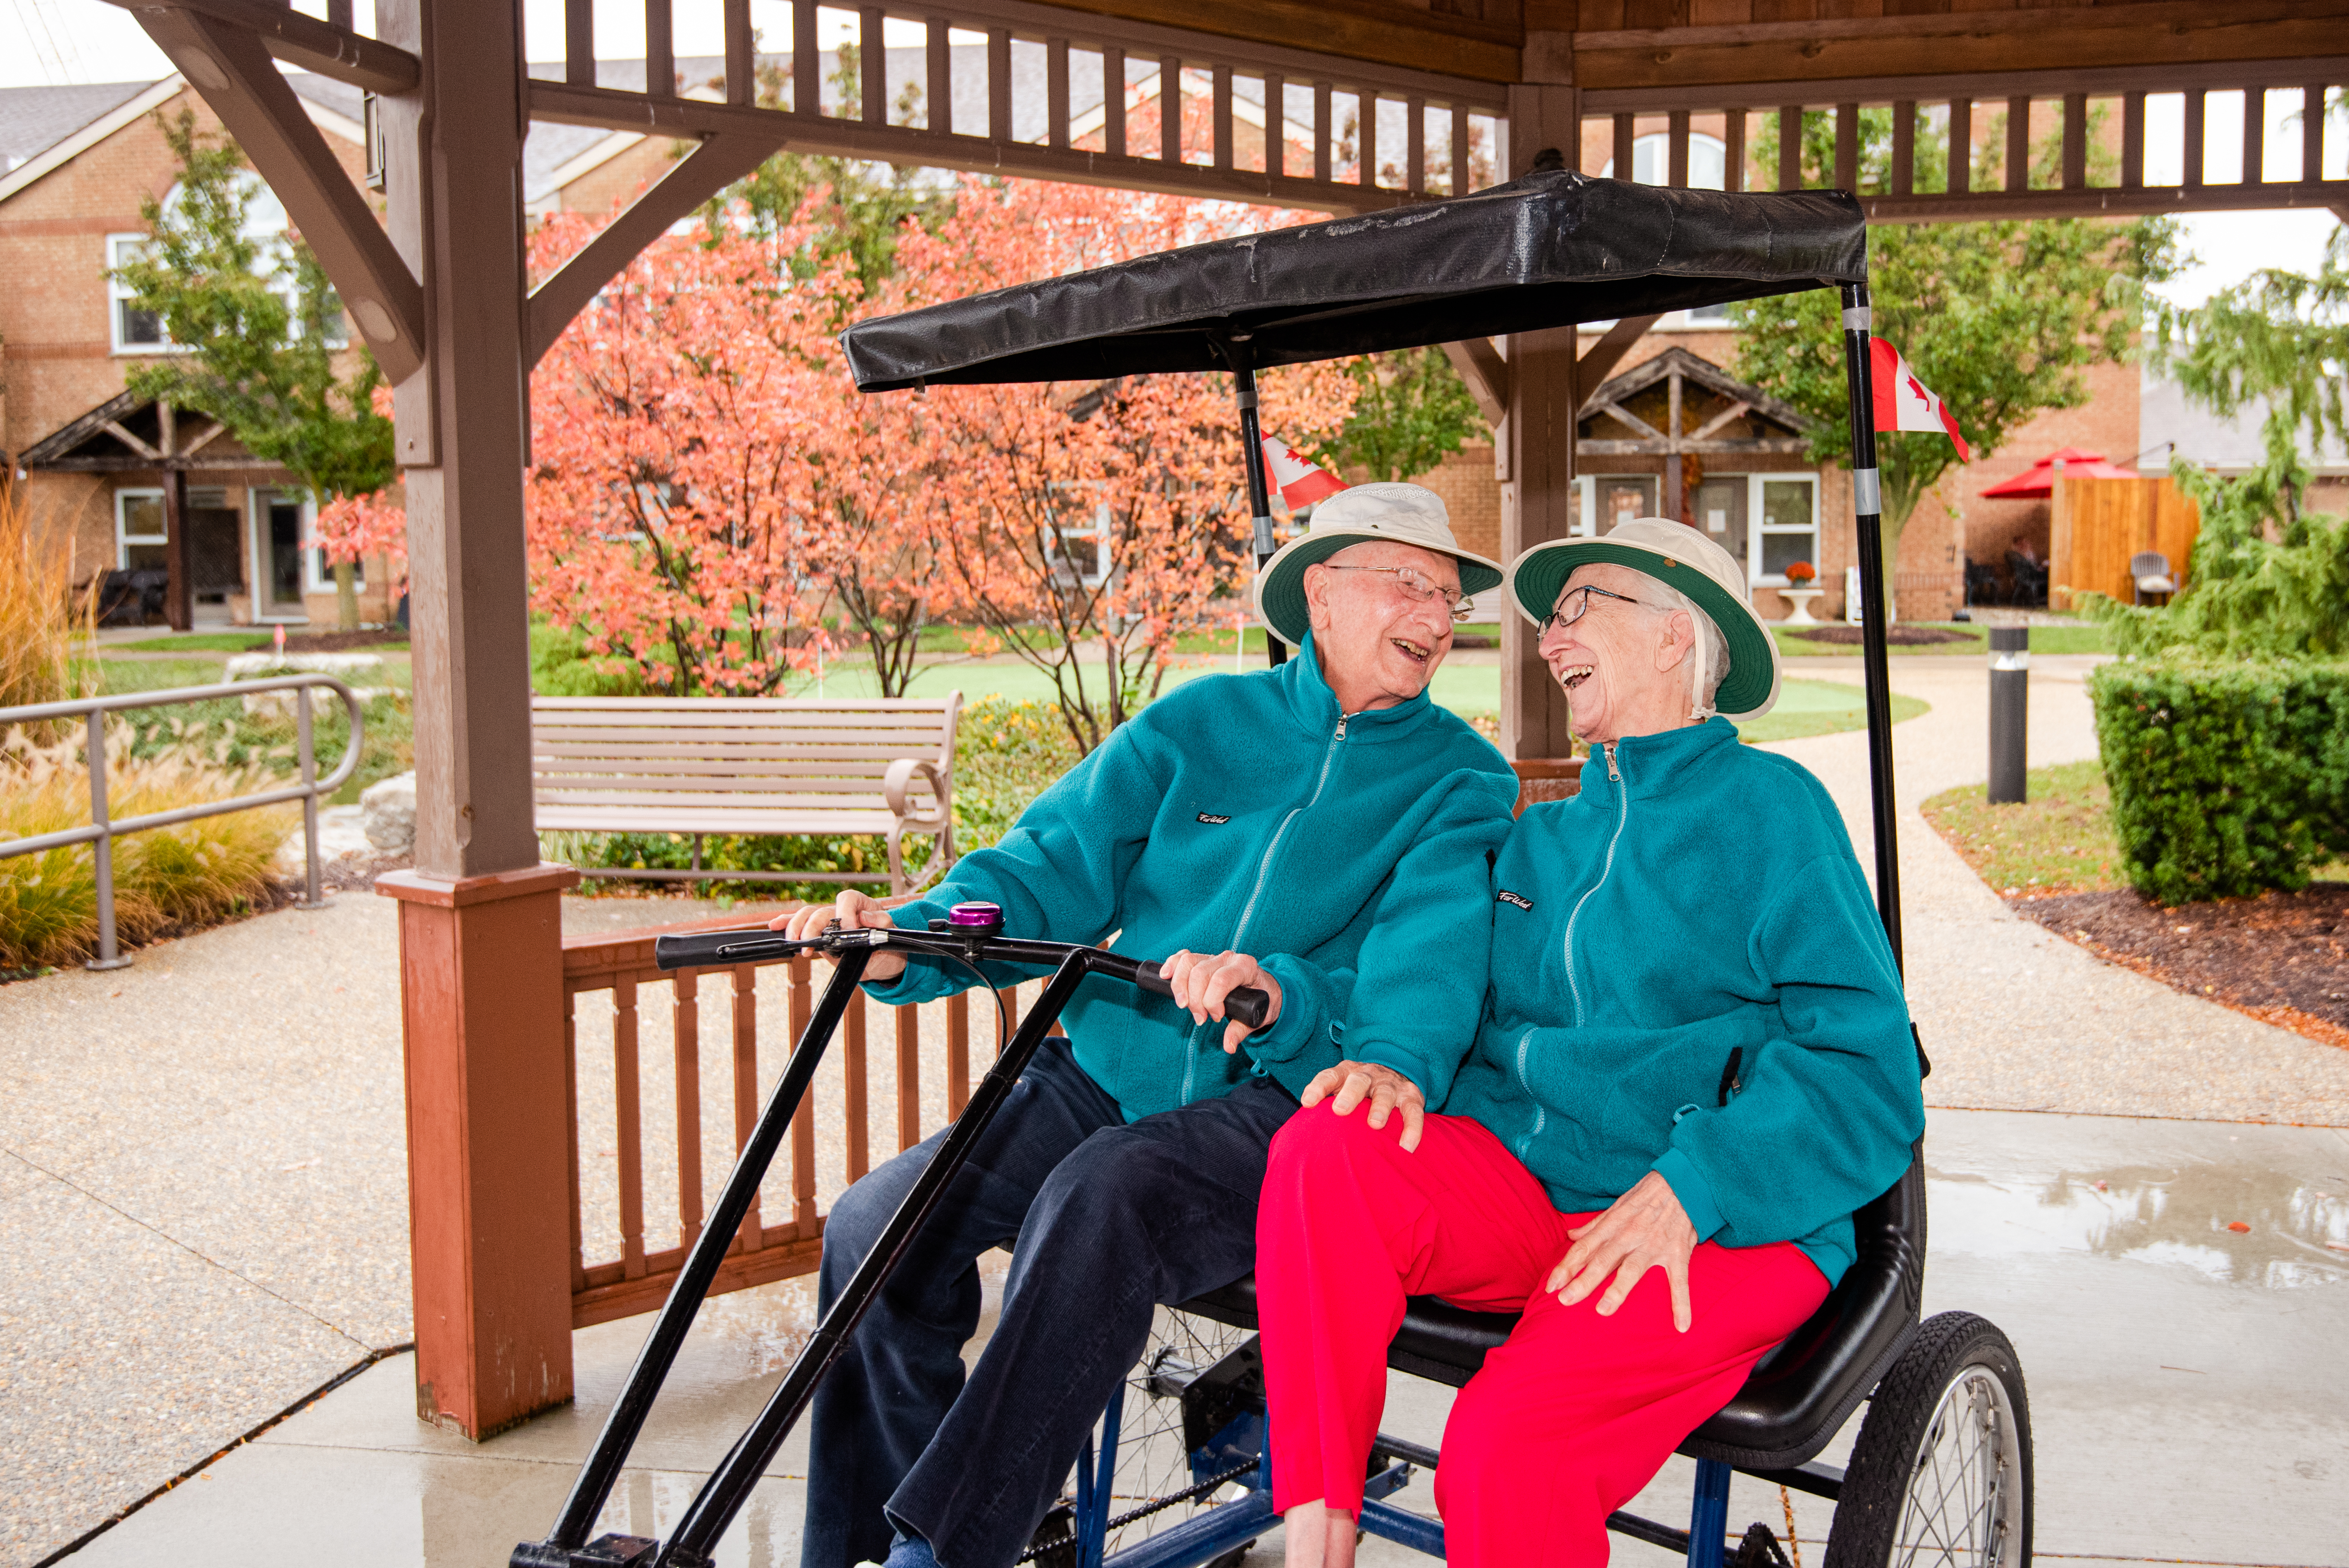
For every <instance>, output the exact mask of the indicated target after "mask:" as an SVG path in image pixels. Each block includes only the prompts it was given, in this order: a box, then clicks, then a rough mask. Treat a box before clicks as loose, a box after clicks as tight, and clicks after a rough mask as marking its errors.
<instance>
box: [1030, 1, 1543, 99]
mask: <svg viewBox="0 0 2349 1568" xmlns="http://www.w3.org/2000/svg"><path fill="white" fill-rule="evenodd" d="M1058 8H1061V9H1065V10H1069V11H1077V12H1084V13H1088V14H1090V15H1096V16H1115V17H1120V18H1123V19H1125V20H1128V21H1133V22H1144V23H1154V24H1157V25H1160V26H1168V27H1181V28H1185V29H1188V30H1195V31H1198V32H1201V33H1212V34H1216V35H1218V36H1223V37H1226V38H1233V39H1237V40H1240V41H1242V42H1244V43H1246V44H1248V45H1251V46H1255V45H1266V44H1269V45H1275V46H1280V45H1288V46H1294V44H1295V41H1296V40H1297V39H1299V38H1310V39H1311V40H1312V41H1313V46H1314V47H1315V48H1317V49H1322V50H1326V51H1328V52H1329V53H1330V54H1333V55H1343V56H1344V57H1347V58H1348V59H1354V60H1369V61H1373V62H1376V63H1377V64H1380V65H1387V66H1408V67H1414V68H1416V69H1419V70H1427V71H1443V72H1445V73H1448V74H1451V75H1455V76H1463V77H1474V78H1475V79H1476V80H1479V81H1486V82H1504V83H1506V82H1514V81H1516V80H1517V79H1518V71H1519V68H1520V67H1519V46H1520V41H1521V34H1520V33H1519V31H1518V29H1517V27H1516V26H1515V25H1514V24H1512V23H1502V22H1484V21H1479V20H1476V19H1474V18H1471V17H1466V16H1451V15H1439V14H1436V13H1433V12H1431V11H1428V10H1426V9H1424V8H1423V7H1420V6H1414V5H1399V4H1395V3H1394V0H1347V3H1346V4H1345V5H1328V4H1316V3H1315V0H1061V5H1060V6H1059V7H1058ZM1248 52H1249V53H1251V54H1252V53H1254V52H1255V51H1254V50H1253V49H1252V48H1251V49H1250V50H1249V51H1248Z"/></svg>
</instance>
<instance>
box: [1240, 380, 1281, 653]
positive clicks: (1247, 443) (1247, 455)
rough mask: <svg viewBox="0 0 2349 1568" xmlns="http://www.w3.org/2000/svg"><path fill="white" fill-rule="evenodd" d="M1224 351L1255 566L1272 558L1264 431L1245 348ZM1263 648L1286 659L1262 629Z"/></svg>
mask: <svg viewBox="0 0 2349 1568" xmlns="http://www.w3.org/2000/svg"><path fill="white" fill-rule="evenodd" d="M1225 353H1226V355H1227V356H1229V358H1230V360H1231V366H1232V385H1233V387H1235V388H1236V389H1237V392H1238V394H1239V403H1240V458H1241V460H1242V461H1243V462H1245V463H1246V464H1247V491H1248V519H1249V521H1250V523H1251V525H1252V526H1253V527H1254V529H1255V531H1256V542H1255V543H1256V569H1257V571H1258V572H1261V571H1263V570H1264V563H1265V562H1268V561H1269V560H1271V559H1272V552H1273V551H1274V549H1275V548H1276V545H1275V543H1274V541H1273V537H1272V490H1271V487H1270V486H1269V485H1268V484H1267V483H1266V482H1265V477H1264V431H1263V428H1262V427H1261V426H1260V424H1259V422H1258V421H1257V412H1256V406H1257V398H1256V369H1255V367H1254V366H1251V365H1249V364H1248V363H1247V350H1245V349H1241V348H1238V347H1237V346H1233V345H1229V344H1227V345H1226V346H1225ZM1264 651H1265V655H1266V657H1267V658H1268V660H1269V661H1270V662H1271V663H1273V664H1275V665H1280V664H1286V663H1287V662H1288V645H1287V644H1285V643H1283V642H1282V641H1281V640H1280V639H1279V638H1278V637H1276V636H1274V635H1273V634H1272V630H1271V628H1270V627H1267V628H1266V629H1265V634H1264Z"/></svg>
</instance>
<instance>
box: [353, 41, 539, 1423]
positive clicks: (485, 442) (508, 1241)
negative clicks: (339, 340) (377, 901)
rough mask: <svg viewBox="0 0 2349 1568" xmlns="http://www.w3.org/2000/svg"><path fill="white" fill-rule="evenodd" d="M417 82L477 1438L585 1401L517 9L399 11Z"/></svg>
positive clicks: (402, 433)
mask: <svg viewBox="0 0 2349 1568" xmlns="http://www.w3.org/2000/svg"><path fill="white" fill-rule="evenodd" d="M377 18H378V28H379V31H380V36H382V37H383V39H384V40H385V41H386V42H388V43H392V44H396V45H398V46H400V47H403V48H406V49H409V50H412V51H414V52H415V53H416V54H418V55H419V56H420V57H422V59H423V61H424V72H423V87H422V89H421V91H420V92H419V93H416V94H403V95H397V96H390V95H388V96H386V97H385V98H383V100H382V103H381V109H380V112H381V116H382V123H383V126H384V133H385V141H386V144H387V148H386V158H387V164H388V170H387V173H388V180H387V190H388V196H389V198H390V203H391V213H390V222H391V234H392V239H393V242H394V243H395V244H396V245H397V246H398V249H399V251H400V253H401V255H402V257H403V259H405V260H406V261H407V263H409V267H410V268H412V269H413V270H414V272H415V273H416V274H417V275H418V276H419V278H420V279H421V280H422V284H423V295H424V313H423V314H424V348H425V363H424V366H423V368H422V369H420V370H419V371H418V372H416V373H415V374H414V375H412V376H410V377H408V378H407V379H406V380H405V381H403V382H402V383H401V384H400V386H399V387H398V393H397V398H398V449H399V459H400V463H401V466H402V467H403V468H404V469H406V476H405V477H406V479H407V483H408V531H409V573H410V577H409V606H410V609H409V614H410V624H411V630H410V636H411V639H412V645H413V648H414V658H415V671H416V695H415V712H416V766H417V813H416V815H417V834H416V869H415V870H414V871H413V872H400V873H395V874H392V875H388V876H386V877H384V878H382V879H381V880H380V881H379V882H378V892H384V893H387V894H388V895H389V896H391V897H393V898H396V899H398V900H399V901H400V910H399V944H400V995H401V1023H402V1028H403V1032H404V1036H405V1042H406V1071H407V1088H408V1139H409V1224H410V1240H411V1249H412V1253H413V1258H414V1270H415V1302H416V1346H417V1350H416V1381H417V1412H418V1414H419V1416H420V1417H421V1418H423V1419H425V1420H428V1421H431V1422H434V1423H435V1424H438V1425H441V1426H446V1427H450V1428H453V1429H458V1430H460V1431H462V1432H464V1433H465V1434H466V1435H467V1436H468V1437H471V1438H474V1439H481V1438H485V1437H488V1436H489V1435H490V1434H492V1432H496V1431H498V1430H501V1429H504V1428H506V1427H510V1426H512V1425H514V1424H515V1423H516V1422H519V1421H521V1420H523V1419H524V1418H527V1417H529V1416H531V1415H533V1414H535V1413H536V1412H538V1411H541V1410H543V1409H547V1408H551V1407H553V1406H555V1405H560V1404H563V1403H564V1402H566V1401H568V1400H569V1399H570V1398H571V1295H570V1279H571V1271H570V1264H571V1259H570V1257H569V1255H568V1254H569V1252H570V1242H569V1238H570V1233H571V1225H570V1215H569V1203H570V1195H569V1159H570V1155H569V1141H568V1140H569V1129H568V1127H567V1125H566V1111H565V1109H564V1097H563V1093H562V1089H561V1086H562V1084H563V1082H564V1054H563V1053H564V1037H563V953H562V912H561V905H560V894H561V892H562V890H563V889H564V888H565V887H568V886H571V885H573V884H574V882H576V881H577V880H578V873H577V872H573V871H571V870H570V869H569V868H567V867H563V866H554V865H544V864H542V863H540V861H539V856H538V839H537V835H536V832H535V830H534V828H533V820H532V804H531V772H530V658H529V631H528V628H529V610H528V602H527V581H526V573H525V568H524V562H523V529H522V521H523V490H522V475H523V461H524V458H525V453H526V448H527V439H528V437H527V429H528V424H527V418H528V416H527V410H526V396H527V383H526V379H525V377H526V371H525V368H524V367H525V365H526V360H525V358H524V347H525V342H526V337H525V321H526V314H525V313H526V305H525V303H524V294H523V214H522V211H521V201H520V196H519V192H520V163H521V159H522V133H523V123H524V119H525V116H524V114H523V106H522V104H521V102H520V99H519V94H520V92H521V90H522V77H523V73H522V68H521V64H520V57H521V38H520V26H519V17H518V13H517V11H516V10H515V9H514V8H512V7H510V6H505V5H480V4H475V3H473V0H380V3H379V5H378V12H377Z"/></svg>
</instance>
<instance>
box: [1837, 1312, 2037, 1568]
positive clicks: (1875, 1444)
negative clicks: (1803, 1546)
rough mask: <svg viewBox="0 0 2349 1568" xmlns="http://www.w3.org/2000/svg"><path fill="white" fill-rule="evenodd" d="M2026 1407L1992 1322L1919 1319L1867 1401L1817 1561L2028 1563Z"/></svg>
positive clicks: (2019, 1378)
mask: <svg viewBox="0 0 2349 1568" xmlns="http://www.w3.org/2000/svg"><path fill="white" fill-rule="evenodd" d="M2030 1562H2031V1405H2030V1401H2029V1399H2028V1398H2027V1397H2026V1395H2025V1392H2024V1389H2023V1367H2022V1364H2021V1363H2020V1362H2019V1361H2018V1360H2017V1359H2016V1357H2015V1354H2014V1346H2013V1345H2012V1344H2010V1343H2009V1342H2008V1340H2007V1337H2006V1336H2005V1335H2004V1334H2002V1333H2001V1332H2000V1331H1999V1328H1998V1326H1997V1325H1995V1324H1993V1323H1991V1322H1990V1321H1988V1320H1987V1319H1985V1318H1981V1317H1976V1316H1975V1315H1973V1314H1971V1313H1970V1312H1945V1313H1941V1314H1940V1315H1937V1316H1935V1317H1933V1318H1930V1319H1929V1320H1928V1321H1927V1322H1926V1323H1925V1325H1924V1326H1923V1327H1921V1328H1920V1329H1919V1330H1918V1331H1917V1337H1916V1339H1915V1340H1914V1341H1912V1342H1911V1343H1910V1345H1909V1348H1908V1349H1907V1350H1905V1351H1903V1352H1902V1353H1901V1356H1900V1359H1899V1361H1898V1362H1897V1363H1895V1364H1894V1366H1893V1368H1892V1370H1891V1372H1890V1373H1889V1375H1888V1376H1887V1377H1885V1379H1884V1381H1883V1382H1882V1383H1880V1384H1878V1386H1877V1388H1876V1392H1875V1394H1874V1395H1873V1396H1872V1397H1871V1398H1869V1400H1868V1417H1867V1418H1866V1419H1865V1420H1864V1421H1862V1422H1861V1423H1860V1429H1859V1440H1858V1441H1857V1443H1856V1444H1855V1445H1854V1446H1853V1449H1852V1456H1851V1465H1850V1467H1849V1468H1848V1469H1847V1470H1846V1471H1845V1472H1844V1483H1843V1496H1842V1498H1841V1499H1840V1500H1839V1501H1837V1504H1836V1511H1835V1524H1834V1527H1833V1529H1832V1530H1831V1532H1829V1534H1828V1536H1827V1553H1826V1568H2028V1565H2029V1563H2030Z"/></svg>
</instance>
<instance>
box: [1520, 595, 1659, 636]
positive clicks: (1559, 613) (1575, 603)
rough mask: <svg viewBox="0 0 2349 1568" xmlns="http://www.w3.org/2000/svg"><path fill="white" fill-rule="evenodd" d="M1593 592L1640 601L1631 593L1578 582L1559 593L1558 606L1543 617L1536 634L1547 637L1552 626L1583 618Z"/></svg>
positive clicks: (1623, 599) (1573, 622) (1626, 601)
mask: <svg viewBox="0 0 2349 1568" xmlns="http://www.w3.org/2000/svg"><path fill="white" fill-rule="evenodd" d="M1593 593H1596V594H1598V595H1599V597H1600V598H1602V599H1620V600H1621V601H1623V603H1626V604H1636V603H1639V601H1638V600H1637V599H1634V598H1632V597H1631V596H1630V594H1629V593H1610V592H1609V590H1607V589H1604V588H1601V587H1599V586H1598V585H1597V584H1595V583H1577V584H1576V585H1575V586H1573V587H1571V588H1569V589H1568V590H1567V591H1566V592H1565V593H1561V594H1559V595H1558V600H1557V604H1558V607H1557V609H1555V610H1552V611H1551V612H1550V613H1549V614H1547V615H1544V616H1543V617H1542V623H1541V628H1540V630H1539V631H1538V632H1537V633H1536V634H1535V635H1536V636H1537V637H1546V636H1547V635H1549V629H1550V628H1551V627H1552V626H1571V625H1573V624H1575V623H1576V622H1577V621H1579V620H1581V619H1582V617H1583V615H1584V614H1586V613H1588V610H1589V609H1590V596H1591V595H1592V594H1593Z"/></svg>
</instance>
